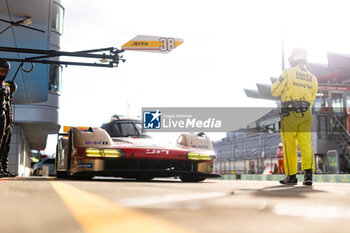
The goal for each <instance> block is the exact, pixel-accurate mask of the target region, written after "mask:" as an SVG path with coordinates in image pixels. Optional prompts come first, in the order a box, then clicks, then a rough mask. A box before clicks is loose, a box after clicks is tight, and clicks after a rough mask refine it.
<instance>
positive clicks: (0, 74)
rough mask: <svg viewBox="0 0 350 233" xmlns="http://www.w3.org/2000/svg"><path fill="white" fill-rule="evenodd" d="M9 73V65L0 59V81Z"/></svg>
mask: <svg viewBox="0 0 350 233" xmlns="http://www.w3.org/2000/svg"><path fill="white" fill-rule="evenodd" d="M9 71H10V63H9V62H8V61H6V60H5V59H1V58H0V81H4V80H5V78H6V75H7V73H8V72H9Z"/></svg>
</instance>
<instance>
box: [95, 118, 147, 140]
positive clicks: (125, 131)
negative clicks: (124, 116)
mask: <svg viewBox="0 0 350 233" xmlns="http://www.w3.org/2000/svg"><path fill="white" fill-rule="evenodd" d="M101 128H103V129H104V130H106V131H107V133H108V134H109V135H110V136H111V137H141V136H144V135H142V131H141V129H142V126H141V123H140V122H138V121H118V120H117V121H112V122H110V123H107V124H104V125H102V127H101Z"/></svg>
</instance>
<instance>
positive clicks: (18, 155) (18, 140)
mask: <svg viewBox="0 0 350 233" xmlns="http://www.w3.org/2000/svg"><path fill="white" fill-rule="evenodd" d="M12 130H13V132H12V140H11V145H10V154H9V171H10V172H11V173H14V174H16V175H18V176H29V175H30V163H31V160H30V155H31V153H30V147H29V143H28V139H27V137H26V134H25V132H24V130H23V127H22V126H21V124H14V126H13V129H12Z"/></svg>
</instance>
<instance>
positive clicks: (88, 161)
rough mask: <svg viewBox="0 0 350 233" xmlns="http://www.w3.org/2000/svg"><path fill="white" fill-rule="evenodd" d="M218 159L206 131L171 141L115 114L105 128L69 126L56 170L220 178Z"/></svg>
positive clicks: (61, 173)
mask: <svg viewBox="0 0 350 233" xmlns="http://www.w3.org/2000/svg"><path fill="white" fill-rule="evenodd" d="M215 158H216V155H215V153H214V151H213V146H212V143H211V141H210V139H209V138H208V137H207V136H206V135H205V134H204V133H199V134H182V135H181V136H180V137H179V138H178V140H177V144H176V145H175V144H174V145H172V144H170V143H164V142H162V141H160V140H156V139H153V138H151V137H149V136H147V135H145V134H143V133H142V125H141V122H140V121H139V120H134V119H129V118H119V117H114V118H113V119H112V121H110V122H109V123H106V124H103V125H102V126H101V128H86V129H80V128H77V127H72V128H70V130H69V131H68V133H67V135H66V137H61V138H60V139H59V140H58V144H57V152H56V165H55V169H56V176H57V177H58V178H74V177H76V178H82V179H91V178H92V177H94V176H112V177H122V178H136V179H138V180H151V179H153V178H155V177H180V179H181V180H182V181H184V182H199V181H203V180H205V179H206V178H209V177H220V175H219V174H214V173H213V163H214V160H215Z"/></svg>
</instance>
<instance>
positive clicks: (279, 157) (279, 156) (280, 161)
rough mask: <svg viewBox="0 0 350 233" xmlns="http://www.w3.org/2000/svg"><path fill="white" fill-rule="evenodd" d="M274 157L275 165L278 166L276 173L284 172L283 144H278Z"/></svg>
mask: <svg viewBox="0 0 350 233" xmlns="http://www.w3.org/2000/svg"><path fill="white" fill-rule="evenodd" d="M276 157H277V167H278V174H284V161H283V160H284V159H283V144H282V143H280V144H278V148H277V150H276Z"/></svg>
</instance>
